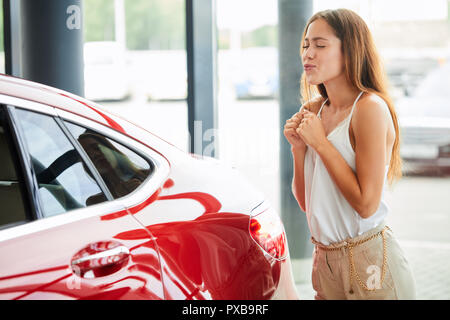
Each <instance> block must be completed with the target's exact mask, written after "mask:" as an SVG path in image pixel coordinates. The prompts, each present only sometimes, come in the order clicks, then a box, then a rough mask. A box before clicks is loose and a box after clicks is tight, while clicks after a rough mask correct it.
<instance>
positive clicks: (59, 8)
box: [11, 0, 84, 96]
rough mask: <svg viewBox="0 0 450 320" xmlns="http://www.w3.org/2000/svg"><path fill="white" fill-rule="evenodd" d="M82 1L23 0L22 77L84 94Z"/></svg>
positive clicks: (13, 54)
mask: <svg viewBox="0 0 450 320" xmlns="http://www.w3.org/2000/svg"><path fill="white" fill-rule="evenodd" d="M11 2H16V1H11ZM81 5H82V1H81V0H57V1H55V0H21V1H20V12H19V16H20V25H21V26H20V27H21V40H20V41H21V51H22V52H21V54H22V56H21V74H20V75H19V76H20V77H21V78H24V79H28V80H32V81H36V82H39V83H43V84H46V85H50V86H52V87H56V88H59V89H62V90H66V91H69V92H71V93H74V94H77V95H79V96H84V62H83V28H82V25H83V24H82V13H83V10H82V6H81ZM16 54H18V52H12V56H15V55H16Z"/></svg>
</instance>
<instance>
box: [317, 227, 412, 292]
mask: <svg viewBox="0 0 450 320" xmlns="http://www.w3.org/2000/svg"><path fill="white" fill-rule="evenodd" d="M385 226H386V224H385V222H383V223H381V224H380V225H379V226H378V227H376V228H373V229H371V230H369V231H367V232H365V233H363V234H362V235H360V236H357V237H355V238H352V239H347V242H352V243H354V242H356V241H361V240H364V239H367V238H368V237H370V236H372V235H374V234H376V233H378V232H380V231H381V230H383V229H384V228H385ZM384 236H385V241H386V242H385V243H386V263H385V272H384V278H383V276H382V274H383V251H384V250H383V249H384V246H383V237H382V235H381V234H380V235H379V236H376V237H374V238H372V239H370V240H368V241H366V242H364V243H361V244H359V245H357V246H355V247H353V248H352V249H351V250H352V256H353V261H354V268H352V276H351V275H350V273H351V271H350V265H351V263H350V259H349V248H348V246H347V247H346V246H345V245H346V243H347V242H346V241H343V242H339V243H332V244H330V245H328V246H324V245H322V244H320V243H318V242H316V241H315V240H314V239H313V238H311V240H312V242H313V243H315V244H316V246H315V249H314V252H313V268H312V277H311V278H312V285H313V288H314V290H315V291H316V295H315V297H314V298H315V299H316V300H321V299H326V300H328V299H332V300H341V299H346V300H354V299H378V300H381V299H383V300H387V299H389V300H397V299H400V300H409V299H415V298H416V288H415V280H414V277H413V274H412V270H411V268H410V266H409V264H408V261H407V260H406V259H405V255H404V253H403V251H402V249H401V248H400V246H399V244H398V242H397V240H396V239H395V238H394V236H393V233H392V231H391V230H390V229H385V232H384ZM331 248H334V250H332V251H329V250H327V249H331ZM336 248H337V249H336ZM355 271H356V273H355ZM357 277H359V281H358V279H357ZM350 278H352V280H351V281H350ZM364 286H365V287H366V288H364ZM367 289H372V290H370V291H368V290H367Z"/></svg>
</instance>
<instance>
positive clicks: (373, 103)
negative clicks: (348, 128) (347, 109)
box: [352, 93, 390, 124]
mask: <svg viewBox="0 0 450 320" xmlns="http://www.w3.org/2000/svg"><path fill="white" fill-rule="evenodd" d="M353 115H354V116H353V117H352V120H354V121H352V122H355V124H356V123H358V122H360V121H362V122H364V123H366V121H370V122H373V121H374V120H375V121H376V122H378V121H380V120H383V119H385V120H388V119H389V118H388V117H390V112H389V107H388V105H387V103H386V101H384V100H383V98H381V97H380V96H379V95H377V94H374V93H366V94H365V95H364V96H362V97H361V99H359V101H358V103H357V104H356V107H355V111H354V113H353Z"/></svg>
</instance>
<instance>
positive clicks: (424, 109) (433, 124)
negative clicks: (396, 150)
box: [396, 63, 450, 173]
mask: <svg viewBox="0 0 450 320" xmlns="http://www.w3.org/2000/svg"><path fill="white" fill-rule="evenodd" d="M396 108H397V112H398V116H399V123H400V130H401V137H402V144H401V150H400V152H401V156H402V158H403V159H404V160H405V172H416V173H419V172H420V171H424V170H425V171H429V170H434V171H439V172H443V171H444V172H448V171H450V63H446V64H444V65H442V66H440V67H438V68H436V69H433V70H432V71H430V73H429V74H428V75H427V76H426V77H425V78H424V79H423V81H422V82H420V83H419V84H418V85H417V87H415V89H414V90H413V91H412V92H410V95H409V96H405V97H403V98H401V99H399V100H398V101H397V105H396Z"/></svg>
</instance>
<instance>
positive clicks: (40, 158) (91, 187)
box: [16, 109, 107, 217]
mask: <svg viewBox="0 0 450 320" xmlns="http://www.w3.org/2000/svg"><path fill="white" fill-rule="evenodd" d="M16 115H17V121H18V122H19V123H20V126H21V129H22V132H23V138H24V140H25V142H26V145H27V148H28V152H29V155H30V157H31V161H32V163H33V169H34V173H35V177H36V181H37V184H38V188H39V193H38V195H39V197H40V203H41V207H42V214H43V216H44V217H49V216H54V215H57V214H61V213H64V212H66V211H69V210H73V209H78V208H84V207H87V206H89V205H93V204H97V203H100V202H104V201H107V198H106V196H105V194H104V193H103V192H102V190H101V189H100V187H99V185H98V184H97V182H96V181H95V179H94V176H93V175H92V173H91V172H90V171H89V169H88V168H87V166H86V165H85V164H84V163H83V161H82V159H81V157H80V155H79V154H78V152H77V151H76V150H75V148H74V147H73V145H72V144H71V143H70V141H69V139H68V138H67V136H66V135H65V134H64V132H63V131H62V130H61V128H60V127H59V126H58V124H57V123H56V121H55V120H54V119H53V118H52V117H50V116H46V115H43V114H39V113H35V112H30V111H26V110H22V109H16Z"/></svg>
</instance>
